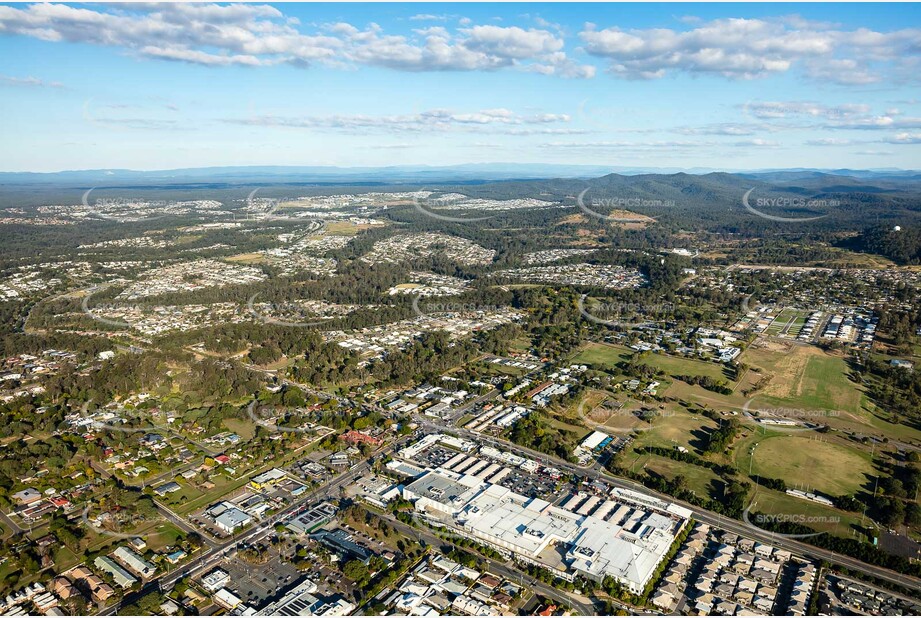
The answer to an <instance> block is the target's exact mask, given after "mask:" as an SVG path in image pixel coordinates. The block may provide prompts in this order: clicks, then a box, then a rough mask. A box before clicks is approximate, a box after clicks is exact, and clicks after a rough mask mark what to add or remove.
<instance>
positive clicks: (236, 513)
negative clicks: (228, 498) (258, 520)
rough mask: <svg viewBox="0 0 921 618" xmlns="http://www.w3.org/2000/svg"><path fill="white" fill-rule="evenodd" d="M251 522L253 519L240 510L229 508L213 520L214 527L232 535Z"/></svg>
mask: <svg viewBox="0 0 921 618" xmlns="http://www.w3.org/2000/svg"><path fill="white" fill-rule="evenodd" d="M252 521H253V518H252V517H250V516H249V515H247V514H246V513H244V512H243V511H241V510H240V509H238V508H236V507H231V508H229V509H227V510H225V511H223V512H222V513H221V514H220V515H218V516H217V517H215V518H214V525H216V526H217V527H218V528H220V529H221V530H223V531H224V532H226V533H227V534H233V533H234V532H236V530H237V529H238V528H245V527H246V526H248V525H250V524H251V523H252Z"/></svg>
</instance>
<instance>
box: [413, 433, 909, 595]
mask: <svg viewBox="0 0 921 618" xmlns="http://www.w3.org/2000/svg"><path fill="white" fill-rule="evenodd" d="M417 422H419V424H420V425H421V426H422V427H425V428H426V429H429V430H433V431H437V432H441V433H451V434H454V435H458V436H461V437H464V438H467V439H469V440H478V441H480V442H485V443H487V444H490V445H491V446H494V447H496V448H501V449H504V450H511V451H512V452H519V453H524V454H527V455H528V456H530V457H532V458H534V459H536V460H538V461H547V462H550V463H551V464H552V466H554V467H556V468H559V469H560V470H564V471H566V472H568V473H570V474H574V475H579V476H588V477H590V478H592V479H596V480H599V481H604V482H606V483H608V484H610V485H614V486H615V487H620V488H622V489H632V490H635V491H638V492H641V493H644V494H647V495H650V496H655V497H656V498H659V499H660V500H665V501H668V502H673V503H675V504H678V505H681V506H683V507H685V508H688V509H690V510H691V511H693V513H694V518H695V519H696V520H697V521H700V522H703V523H706V524H709V525H711V526H716V527H719V528H722V529H723V530H728V531H730V532H734V533H736V534H740V535H744V536H747V537H749V538H752V539H755V540H756V541H759V542H762V543H767V544H768V545H772V546H774V547H780V548H783V549H786V550H788V551H791V552H793V553H795V554H799V555H801V556H808V557H810V558H813V559H816V560H825V561H827V562H829V563H831V564H837V565H839V566H843V567H847V568H848V569H852V570H854V571H858V572H861V573H865V574H867V575H872V576H874V577H878V578H879V579H881V580H883V581H887V582H890V583H893V584H897V585H899V586H905V587H907V588H909V589H921V579H919V578H917V577H912V576H910V575H903V574H902V573H897V572H895V571H892V570H889V569H885V568H883V567H878V566H874V565H870V564H867V563H865V562H862V561H860V560H857V559H856V558H851V557H850V556H845V555H842V554H838V553H836V552H833V551H830V550H827V549H822V548H820V547H816V546H814V545H809V544H808V543H803V542H801V541H797V540H795V539H790V538H787V537H784V536H782V535H778V534H775V533H773V532H769V531H766V530H762V529H760V528H756V527H754V526H750V525H748V524H746V523H744V522H741V521H738V520H735V519H732V518H729V517H726V516H724V515H720V514H719V513H714V512H712V511H707V510H705V509H701V508H700V507H699V506H695V505H693V504H689V503H687V502H682V501H681V500H677V499H675V498H673V497H671V496H669V495H667V494H662V493H659V492H657V491H654V490H652V489H649V488H647V487H646V486H644V485H642V484H641V483H637V482H635V481H631V480H628V479H622V478H619V477H616V476H614V475H613V474H611V473H610V472H608V471H607V470H603V471H599V470H597V469H595V468H580V467H579V466H576V465H573V464H571V463H569V462H567V461H563V460H562V459H558V458H556V457H552V456H550V455H547V454H546V453H541V452H539V451H535V450H532V449H529V448H526V447H523V446H521V445H519V444H514V443H512V442H508V441H506V440H503V439H501V438H494V437H491V436H484V435H482V434H478V433H476V432H472V431H468V430H466V429H461V428H458V427H447V426H444V425H441V424H438V423H435V422H432V421H431V420H427V419H421V418H420V419H418V421H417Z"/></svg>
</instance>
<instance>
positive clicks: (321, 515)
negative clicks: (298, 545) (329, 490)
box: [286, 502, 336, 534]
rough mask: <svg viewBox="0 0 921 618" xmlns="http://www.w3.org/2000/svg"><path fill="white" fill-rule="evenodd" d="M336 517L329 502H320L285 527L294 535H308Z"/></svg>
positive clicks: (334, 510) (333, 508) (334, 509)
mask: <svg viewBox="0 0 921 618" xmlns="http://www.w3.org/2000/svg"><path fill="white" fill-rule="evenodd" d="M335 515H336V507H335V506H333V505H332V504H330V503H329V502H322V503H320V504H318V505H316V506H314V507H312V508H310V509H308V510H306V511H304V512H303V513H301V514H300V515H297V516H296V517H294V518H293V519H291V521H289V522H288V523H287V524H286V525H287V528H288V529H289V530H291V531H292V532H294V533H295V534H310V533H311V532H313V531H314V530H316V529H317V528H319V527H320V526H323V525H325V524H327V523H329V521H330V520H332V518H333V517H335Z"/></svg>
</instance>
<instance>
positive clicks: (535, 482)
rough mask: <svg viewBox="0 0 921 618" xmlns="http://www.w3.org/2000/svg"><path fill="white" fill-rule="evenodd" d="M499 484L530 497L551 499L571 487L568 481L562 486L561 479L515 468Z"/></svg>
mask: <svg viewBox="0 0 921 618" xmlns="http://www.w3.org/2000/svg"><path fill="white" fill-rule="evenodd" d="M499 485H501V486H502V487H505V488H506V489H511V490H512V491H514V492H516V493H519V494H521V495H523V496H528V497H529V498H541V499H543V500H550V501H553V497H554V496H556V495H559V494H561V493H566V491H568V489H569V484H568V483H567V484H565V486H564V487H562V488H561V487H559V486H560V485H561V483H560V482H559V481H554V480H552V479H550V478H547V477H545V476H541V475H538V474H528V473H527V472H525V471H523V470H514V471H513V472H512V473H511V474H508V475H507V476H506V477H505V478H504V479H502V480H501V481H499Z"/></svg>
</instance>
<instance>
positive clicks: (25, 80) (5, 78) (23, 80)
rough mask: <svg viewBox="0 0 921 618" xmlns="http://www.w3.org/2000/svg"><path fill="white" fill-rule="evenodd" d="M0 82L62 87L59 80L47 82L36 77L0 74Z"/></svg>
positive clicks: (36, 86) (29, 85) (12, 84)
mask: <svg viewBox="0 0 921 618" xmlns="http://www.w3.org/2000/svg"><path fill="white" fill-rule="evenodd" d="M0 84H5V85H7V86H28V87H34V88H63V87H64V84H62V83H61V82H48V81H45V80H43V79H39V78H37V77H32V76H31V75H30V76H29V77H12V76H10V75H0Z"/></svg>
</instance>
